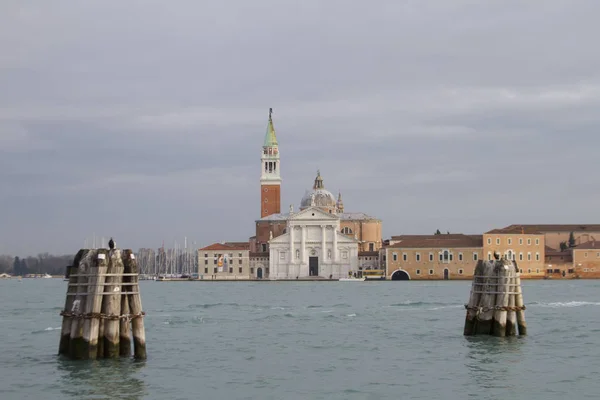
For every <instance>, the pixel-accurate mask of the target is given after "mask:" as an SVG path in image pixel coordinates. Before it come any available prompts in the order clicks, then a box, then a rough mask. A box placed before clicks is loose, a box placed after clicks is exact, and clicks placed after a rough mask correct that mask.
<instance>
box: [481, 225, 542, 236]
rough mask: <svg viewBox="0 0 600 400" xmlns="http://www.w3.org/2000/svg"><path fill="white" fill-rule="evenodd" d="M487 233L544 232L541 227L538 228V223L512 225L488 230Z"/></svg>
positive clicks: (526, 233)
mask: <svg viewBox="0 0 600 400" xmlns="http://www.w3.org/2000/svg"><path fill="white" fill-rule="evenodd" d="M486 233H488V234H490V233H491V234H493V233H499V234H507V233H513V234H525V235H542V232H540V231H539V229H537V225H510V226H507V227H506V228H500V229H492V230H491V231H488V232H486Z"/></svg>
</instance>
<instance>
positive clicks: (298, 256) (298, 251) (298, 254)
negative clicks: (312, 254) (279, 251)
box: [296, 249, 300, 260]
mask: <svg viewBox="0 0 600 400" xmlns="http://www.w3.org/2000/svg"><path fill="white" fill-rule="evenodd" d="M299 258H300V250H298V249H296V260H297V259H299Z"/></svg>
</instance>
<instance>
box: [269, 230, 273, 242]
mask: <svg viewBox="0 0 600 400" xmlns="http://www.w3.org/2000/svg"><path fill="white" fill-rule="evenodd" d="M269 240H273V231H269Z"/></svg>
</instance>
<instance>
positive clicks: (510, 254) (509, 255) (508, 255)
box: [487, 250, 540, 261]
mask: <svg viewBox="0 0 600 400" xmlns="http://www.w3.org/2000/svg"><path fill="white" fill-rule="evenodd" d="M504 256H505V257H506V258H507V259H508V260H513V261H516V257H517V253H515V252H513V251H512V250H508V251H507V252H506V253H504ZM487 258H488V260H491V259H492V252H491V251H488V254H487ZM519 261H523V253H519ZM527 261H531V253H529V252H528V253H527ZM535 261H540V253H535Z"/></svg>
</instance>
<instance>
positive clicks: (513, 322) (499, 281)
mask: <svg viewBox="0 0 600 400" xmlns="http://www.w3.org/2000/svg"><path fill="white" fill-rule="evenodd" d="M465 308H466V309H467V317H466V320H465V329H464V334H465V336H474V335H493V336H498V337H504V336H515V335H517V333H518V334H519V335H521V336H522V335H526V334H527V324H526V323H525V305H524V304H523V292H522V290H521V276H520V274H519V272H518V269H517V266H516V264H515V262H514V261H511V260H507V259H506V258H503V259H496V260H491V261H482V260H480V261H479V262H478V263H477V266H476V267H475V273H474V276H473V284H472V286H471V294H470V297H469V303H468V304H465Z"/></svg>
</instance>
